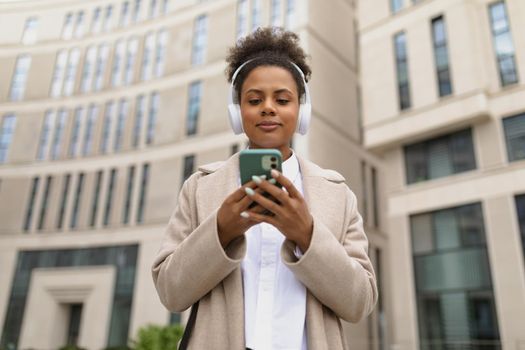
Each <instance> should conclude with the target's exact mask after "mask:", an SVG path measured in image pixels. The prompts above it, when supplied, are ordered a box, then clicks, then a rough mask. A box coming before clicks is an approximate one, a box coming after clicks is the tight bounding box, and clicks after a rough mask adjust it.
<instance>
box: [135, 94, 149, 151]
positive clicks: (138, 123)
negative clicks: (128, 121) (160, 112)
mask: <svg viewBox="0 0 525 350" xmlns="http://www.w3.org/2000/svg"><path fill="white" fill-rule="evenodd" d="M145 109H146V99H145V97H144V95H139V96H137V100H136V102H135V125H134V126H133V147H135V148H137V147H138V146H139V144H140V135H141V130H142V120H143V119H144V110H145Z"/></svg>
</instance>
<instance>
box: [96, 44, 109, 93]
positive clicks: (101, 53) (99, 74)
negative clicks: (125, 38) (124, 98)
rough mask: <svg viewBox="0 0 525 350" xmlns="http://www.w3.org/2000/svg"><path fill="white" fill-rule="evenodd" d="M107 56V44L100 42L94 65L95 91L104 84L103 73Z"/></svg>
mask: <svg viewBox="0 0 525 350" xmlns="http://www.w3.org/2000/svg"><path fill="white" fill-rule="evenodd" d="M108 58H109V45H108V44H102V45H100V46H99V47H98V56H97V63H96V65H95V91H99V90H101V89H102V86H103V85H104V74H105V72H106V65H107V61H108Z"/></svg>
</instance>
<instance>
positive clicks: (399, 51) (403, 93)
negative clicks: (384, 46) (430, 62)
mask: <svg viewBox="0 0 525 350" xmlns="http://www.w3.org/2000/svg"><path fill="white" fill-rule="evenodd" d="M394 50H395V56H396V72H397V90H398V97H399V108H400V109H401V110H404V109H407V108H410V105H411V103H410V87H409V76H408V60H407V48H406V34H405V33H404V32H401V33H398V34H396V35H395V36H394Z"/></svg>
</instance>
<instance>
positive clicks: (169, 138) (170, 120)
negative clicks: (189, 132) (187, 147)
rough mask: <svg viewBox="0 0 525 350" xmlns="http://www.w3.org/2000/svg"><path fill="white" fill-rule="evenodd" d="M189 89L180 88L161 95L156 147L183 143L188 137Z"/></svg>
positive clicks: (168, 90)
mask: <svg viewBox="0 0 525 350" xmlns="http://www.w3.org/2000/svg"><path fill="white" fill-rule="evenodd" d="M187 105H188V88H187V86H180V87H175V88H170V89H167V90H164V91H162V92H161V93H160V109H159V114H158V116H157V123H156V125H155V145H163V144H167V143H172V142H176V141H181V140H182V139H183V138H184V135H186V128H185V125H186V122H185V120H186V113H187V112H186V110H187Z"/></svg>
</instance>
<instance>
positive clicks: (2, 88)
mask: <svg viewBox="0 0 525 350" xmlns="http://www.w3.org/2000/svg"><path fill="white" fill-rule="evenodd" d="M0 23H3V22H0ZM15 66H16V57H0V77H2V84H0V102H7V101H9V92H10V89H11V82H12V80H13V74H14V72H15Z"/></svg>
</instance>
